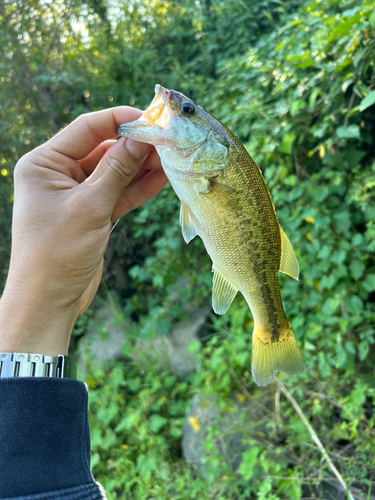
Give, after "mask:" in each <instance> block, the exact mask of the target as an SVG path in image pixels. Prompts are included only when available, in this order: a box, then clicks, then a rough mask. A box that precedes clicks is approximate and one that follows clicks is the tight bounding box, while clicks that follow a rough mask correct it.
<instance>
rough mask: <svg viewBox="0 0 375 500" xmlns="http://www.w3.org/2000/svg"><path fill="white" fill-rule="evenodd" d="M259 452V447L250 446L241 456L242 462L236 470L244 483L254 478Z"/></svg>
mask: <svg viewBox="0 0 375 500" xmlns="http://www.w3.org/2000/svg"><path fill="white" fill-rule="evenodd" d="M260 450H261V448H260V447H259V446H252V447H251V448H250V449H249V450H247V451H245V453H243V454H242V462H241V464H240V466H239V468H238V472H239V473H240V474H241V475H242V477H243V478H244V479H245V480H246V481H248V480H249V479H251V478H252V477H253V476H254V469H255V467H256V465H257V463H258V455H259V452H260Z"/></svg>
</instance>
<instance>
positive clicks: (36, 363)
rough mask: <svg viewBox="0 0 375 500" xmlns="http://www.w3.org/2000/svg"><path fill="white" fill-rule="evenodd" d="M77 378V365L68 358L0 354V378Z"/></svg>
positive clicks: (19, 353) (10, 353) (26, 354)
mask: <svg viewBox="0 0 375 500" xmlns="http://www.w3.org/2000/svg"><path fill="white" fill-rule="evenodd" d="M5 377H11V378H14V377H58V378H72V379H76V378H77V365H76V364H75V363H74V361H73V360H72V359H71V358H69V357H68V356H64V355H63V354H60V355H58V356H45V355H43V354H30V353H27V352H0V378H5Z"/></svg>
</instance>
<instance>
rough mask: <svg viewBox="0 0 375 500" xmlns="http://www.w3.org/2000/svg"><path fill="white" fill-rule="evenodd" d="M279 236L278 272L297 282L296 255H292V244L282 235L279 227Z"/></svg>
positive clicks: (297, 266) (297, 267) (282, 232)
mask: <svg viewBox="0 0 375 500" xmlns="http://www.w3.org/2000/svg"><path fill="white" fill-rule="evenodd" d="M279 227H280V226H279ZM280 235H281V259H280V269H279V271H280V272H281V273H284V274H288V275H289V276H291V277H292V278H294V279H295V280H297V281H298V276H299V265H298V261H297V257H296V254H295V253H294V250H293V247H292V244H291V242H290V241H289V238H288V236H287V235H286V234H285V233H284V231H283V230H282V228H281V227H280Z"/></svg>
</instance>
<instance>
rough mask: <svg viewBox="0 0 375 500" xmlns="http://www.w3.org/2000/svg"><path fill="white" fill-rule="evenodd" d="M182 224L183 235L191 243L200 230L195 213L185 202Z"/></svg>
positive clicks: (182, 207) (182, 210)
mask: <svg viewBox="0 0 375 500" xmlns="http://www.w3.org/2000/svg"><path fill="white" fill-rule="evenodd" d="M180 225H181V231H182V236H183V237H184V240H185V241H186V243H189V241H191V240H192V239H193V238H195V237H196V236H197V234H198V231H197V227H196V223H195V220H194V217H193V214H192V213H191V211H190V208H189V207H188V206H187V205H186V204H185V203H181V210H180Z"/></svg>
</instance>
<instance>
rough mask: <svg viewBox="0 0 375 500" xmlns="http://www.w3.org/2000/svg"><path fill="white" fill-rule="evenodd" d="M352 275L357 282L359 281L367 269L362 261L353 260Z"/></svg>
mask: <svg viewBox="0 0 375 500" xmlns="http://www.w3.org/2000/svg"><path fill="white" fill-rule="evenodd" d="M349 268H350V273H351V275H352V277H353V279H354V280H355V281H357V280H358V279H359V278H360V277H361V276H362V274H363V271H364V270H365V269H366V266H365V265H364V263H363V262H361V261H360V260H353V261H352V262H351V263H350V264H349Z"/></svg>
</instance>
